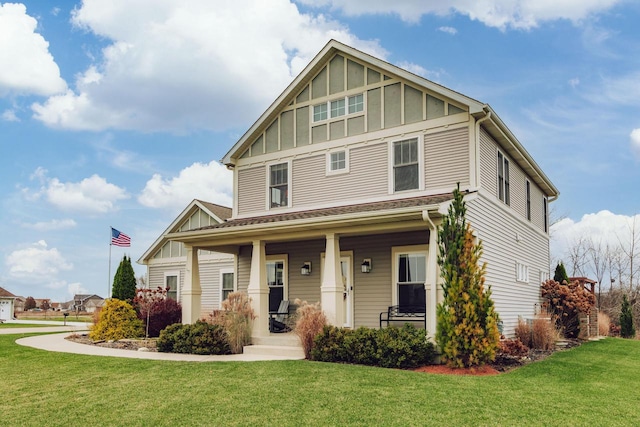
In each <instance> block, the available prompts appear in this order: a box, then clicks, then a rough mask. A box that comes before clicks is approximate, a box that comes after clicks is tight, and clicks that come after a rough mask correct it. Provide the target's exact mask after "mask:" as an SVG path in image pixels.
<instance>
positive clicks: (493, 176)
mask: <svg viewBox="0 0 640 427" xmlns="http://www.w3.org/2000/svg"><path fill="white" fill-rule="evenodd" d="M497 148H498V144H497V143H496V142H495V141H494V140H493V138H492V137H491V136H490V135H489V134H488V133H487V131H485V130H484V129H482V128H481V129H480V186H481V187H482V188H484V189H485V190H487V191H488V192H489V193H490V194H492V195H493V196H494V197H498V170H497V164H498V163H497V162H498V160H497V158H496V150H497Z"/></svg>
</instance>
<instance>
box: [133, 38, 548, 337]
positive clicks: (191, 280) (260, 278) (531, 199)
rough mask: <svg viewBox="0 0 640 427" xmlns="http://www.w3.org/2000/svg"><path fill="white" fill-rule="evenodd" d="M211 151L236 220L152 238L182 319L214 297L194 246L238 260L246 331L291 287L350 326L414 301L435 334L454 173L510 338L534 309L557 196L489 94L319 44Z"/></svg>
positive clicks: (259, 330) (262, 330)
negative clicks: (442, 227)
mask: <svg viewBox="0 0 640 427" xmlns="http://www.w3.org/2000/svg"><path fill="white" fill-rule="evenodd" d="M222 162H223V163H224V164H225V165H226V166H227V167H228V168H229V169H232V170H233V180H234V181H233V182H234V192H235V193H234V203H233V215H232V217H231V218H230V219H228V220H227V221H225V222H221V223H219V224H211V225H205V226H200V227H178V226H177V225H178V224H177V223H176V224H175V225H176V226H173V227H171V228H170V229H168V230H167V233H165V234H164V235H163V236H162V238H161V240H160V241H159V242H158V243H157V244H156V245H154V247H153V250H154V251H155V252H156V253H157V250H158V248H159V247H160V246H159V245H162V246H163V247H164V246H167V245H169V243H167V242H168V241H172V242H173V243H171V245H176V247H177V248H178V247H179V255H180V262H181V263H185V262H186V268H185V270H184V276H182V275H181V276H180V277H179V280H180V283H181V288H180V289H181V301H182V304H183V322H184V323H192V322H195V321H196V320H197V319H198V318H199V317H200V316H201V315H202V309H201V307H202V306H203V305H204V300H205V298H206V295H210V294H213V295H216V294H217V293H219V292H220V290H219V288H218V289H215V288H213V289H212V288H211V286H214V287H215V286H216V285H215V284H214V283H213V282H209V281H206V280H204V279H203V277H202V274H201V272H202V270H203V269H204V266H205V263H206V261H205V260H204V259H203V258H204V256H203V255H202V253H203V251H215V252H220V253H227V254H230V255H232V256H233V257H234V259H235V263H236V271H237V274H236V278H235V284H234V289H238V290H242V291H246V292H247V293H248V294H249V296H250V298H251V299H252V304H253V307H254V309H255V311H256V314H257V319H256V322H255V324H254V328H253V334H254V336H265V335H268V334H269V330H268V323H269V322H268V312H269V311H275V310H277V308H278V305H279V302H280V301H281V300H283V299H284V300H290V301H293V300H294V299H296V298H300V299H301V300H306V301H308V302H316V301H320V302H321V304H322V309H323V311H324V312H325V314H326V315H327V318H328V320H329V321H330V323H332V324H335V325H339V326H346V327H359V326H368V327H378V325H379V314H380V313H381V312H384V311H387V308H388V307H389V306H392V305H400V306H402V307H404V306H408V305H412V306H419V307H422V310H425V311H426V317H427V322H426V325H427V330H428V333H429V335H430V336H433V335H434V333H435V330H436V306H437V304H438V302H440V301H441V300H442V289H441V286H440V285H439V281H440V275H439V271H438V264H437V252H438V249H437V233H436V227H437V226H438V224H440V223H441V221H442V217H443V216H444V215H446V212H447V208H448V206H449V204H450V201H451V200H452V191H453V189H454V188H455V186H456V183H460V188H461V191H463V193H464V194H465V200H466V203H467V219H468V221H469V222H470V223H471V225H472V227H473V229H474V231H475V233H476V235H477V237H478V238H479V239H481V240H482V242H483V246H484V255H483V257H482V261H485V262H487V269H486V283H487V284H488V285H491V288H492V291H493V294H492V295H493V300H494V301H495V306H496V309H497V311H498V312H499V314H500V318H501V320H502V321H503V322H504V327H505V333H506V334H507V335H512V334H513V328H514V326H515V325H516V323H517V319H518V316H525V317H530V316H533V315H534V310H535V306H536V303H539V301H540V297H539V295H540V283H541V281H542V280H545V279H547V278H548V277H549V235H548V227H549V221H548V213H549V211H548V203H549V202H551V201H553V200H554V199H556V198H557V196H558V194H559V193H558V190H557V189H556V188H555V186H554V185H553V183H552V182H551V181H550V180H549V179H548V178H547V176H546V175H545V174H544V172H543V171H542V170H541V169H540V167H539V166H538V165H537V164H536V162H535V161H534V160H533V159H532V157H531V156H530V155H529V153H528V152H527V151H526V150H525V149H524V147H523V146H522V145H521V143H520V142H519V141H518V140H517V139H516V137H515V136H514V135H513V134H512V133H511V131H510V130H509V129H508V128H507V126H506V125H505V124H504V123H503V122H502V120H501V119H500V118H499V117H498V115H497V114H496V113H495V112H494V111H493V109H492V108H491V107H490V106H489V105H487V104H484V103H482V102H479V101H476V100H475V99H472V98H469V97H467V96H465V95H462V94H460V93H458V92H455V91H453V90H451V89H447V88H445V87H443V86H440V85H438V84H436V83H433V82H431V81H429V80H426V79H424V78H422V77H419V76H417V75H415V74H412V73H410V72H408V71H406V70H403V69H401V68H398V67H396V66H394V65H391V64H389V63H387V62H384V61H382V60H380V59H377V58H374V57H372V56H370V55H368V54H365V53H363V52H360V51H358V50H356V49H353V48H351V47H349V46H346V45H344V44H341V43H339V42H336V41H330V42H329V43H328V44H327V45H326V46H325V47H324V48H323V49H322V51H320V53H319V54H318V55H317V56H316V57H315V58H314V59H313V60H312V61H311V63H310V64H309V65H308V66H307V67H306V68H305V69H304V70H303V71H302V73H301V74H300V75H299V76H298V77H296V78H295V80H294V81H293V82H292V83H291V84H290V85H289V86H288V87H287V88H286V89H285V91H284V92H283V93H282V94H281V95H280V96H279V97H278V98H277V99H276V100H275V101H274V102H273V103H272V104H271V106H270V107H269V108H268V109H267V111H265V112H264V113H263V114H262V115H261V116H260V117H259V118H258V120H257V121H256V122H255V123H254V124H253V125H252V126H251V128H249V130H247V132H246V133H245V134H244V135H243V136H242V137H241V138H240V140H239V141H238V142H237V143H236V144H235V145H234V146H233V147H232V148H231V150H230V151H229V152H228V153H227V154H226V155H225V156H224V158H223V159H222ZM183 219H184V218H183ZM194 228H195V229H194ZM179 243H183V244H184V247H183V246H181V245H180V246H179ZM150 255H151V254H150V253H149V252H148V253H147V254H145V260H148V261H151V260H152V259H154V260H155V258H153V257H152V256H150ZM158 261H162V260H158ZM150 270H151V268H150ZM154 283H162V282H161V280H160V281H159V280H158V279H157V278H156V279H154Z"/></svg>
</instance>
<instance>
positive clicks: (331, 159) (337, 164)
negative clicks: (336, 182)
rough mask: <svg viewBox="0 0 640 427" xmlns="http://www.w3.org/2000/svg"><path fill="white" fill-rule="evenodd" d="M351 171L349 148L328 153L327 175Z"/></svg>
mask: <svg viewBox="0 0 640 427" xmlns="http://www.w3.org/2000/svg"><path fill="white" fill-rule="evenodd" d="M346 172H349V152H348V151H347V150H339V151H332V152H330V153H327V175H332V174H339V173H346Z"/></svg>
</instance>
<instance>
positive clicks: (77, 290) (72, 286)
mask: <svg viewBox="0 0 640 427" xmlns="http://www.w3.org/2000/svg"><path fill="white" fill-rule="evenodd" d="M65 284H66V282H65ZM67 292H68V294H69V296H70V297H72V298H73V296H74V295H76V294H84V295H86V294H89V293H90V292H89V290H88V289H87V288H85V287H84V286H82V283H78V282H76V283H69V284H67Z"/></svg>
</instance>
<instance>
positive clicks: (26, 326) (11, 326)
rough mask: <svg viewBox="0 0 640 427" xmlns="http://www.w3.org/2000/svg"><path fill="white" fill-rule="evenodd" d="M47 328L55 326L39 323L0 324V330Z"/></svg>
mask: <svg viewBox="0 0 640 427" xmlns="http://www.w3.org/2000/svg"><path fill="white" fill-rule="evenodd" d="M47 326H49V327H50V326H55V325H43V324H41V323H33V324H30V323H0V329H6V328H39V327H47Z"/></svg>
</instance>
